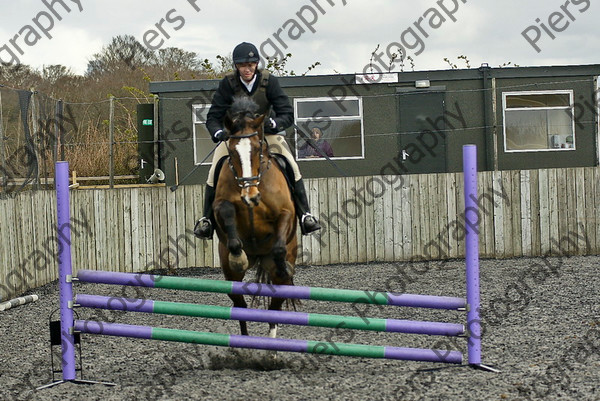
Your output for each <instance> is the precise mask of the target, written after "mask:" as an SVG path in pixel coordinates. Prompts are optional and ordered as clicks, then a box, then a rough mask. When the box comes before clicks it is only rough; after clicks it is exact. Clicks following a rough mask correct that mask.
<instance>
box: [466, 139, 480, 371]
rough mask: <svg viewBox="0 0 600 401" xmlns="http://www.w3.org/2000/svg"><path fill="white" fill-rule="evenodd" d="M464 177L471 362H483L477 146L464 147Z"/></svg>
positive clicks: (475, 363) (468, 323)
mask: <svg viewBox="0 0 600 401" xmlns="http://www.w3.org/2000/svg"><path fill="white" fill-rule="evenodd" d="M463 168H464V179H465V228H466V231H467V233H466V244H465V246H466V255H465V258H466V265H467V266H466V269H467V273H466V277H467V304H468V310H467V328H468V331H469V339H468V346H467V347H468V353H469V364H470V365H480V364H481V320H480V319H479V226H480V224H479V223H480V220H481V214H480V213H479V210H478V206H477V147H476V146H475V145H464V146H463Z"/></svg>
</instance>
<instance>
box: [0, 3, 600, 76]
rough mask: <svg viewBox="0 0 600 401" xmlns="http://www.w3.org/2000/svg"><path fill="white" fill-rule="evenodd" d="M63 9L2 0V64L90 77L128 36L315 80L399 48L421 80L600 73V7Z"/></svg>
mask: <svg viewBox="0 0 600 401" xmlns="http://www.w3.org/2000/svg"><path fill="white" fill-rule="evenodd" d="M45 1H46V2H47V3H51V2H52V1H54V0H45ZM62 1H63V2H64V4H65V5H67V7H69V8H70V10H71V11H70V12H68V11H67V10H66V9H65V8H64V7H63V6H62V5H61V4H60V2H59V1H58V0H57V1H56V2H55V3H54V13H56V14H58V16H57V15H55V14H53V13H52V12H51V11H50V10H49V8H48V7H47V6H46V5H45V4H44V1H42V0H19V1H10V0H0V18H1V21H2V22H1V24H0V46H1V47H2V48H1V51H0V59H2V61H3V62H14V58H15V57H16V58H18V59H19V61H20V62H21V63H24V64H29V65H31V66H33V67H35V68H40V67H41V66H42V65H50V64H63V65H65V66H68V67H70V68H71V69H72V70H73V71H74V72H76V73H79V74H82V73H84V72H85V70H86V66H87V63H88V61H89V60H90V58H91V56H92V55H93V54H94V53H97V52H99V51H100V50H101V49H102V46H103V45H106V44H108V43H109V42H110V40H111V38H113V37H114V36H116V35H124V34H130V35H134V36H135V37H136V38H137V39H138V40H139V41H140V42H142V43H144V38H146V39H147V42H148V45H149V46H154V47H157V46H159V45H161V42H162V47H163V48H164V47H179V48H182V49H185V50H188V51H193V52H196V53H198V55H199V57H201V58H202V59H204V58H208V59H210V60H213V61H214V60H215V56H216V55H218V54H221V55H227V54H229V53H230V52H231V51H232V49H233V47H234V46H235V45H236V44H237V43H239V42H241V41H250V42H253V43H254V44H256V45H257V46H259V47H262V50H263V53H265V54H266V55H274V54H275V53H277V52H278V51H283V52H285V53H288V52H289V53H292V55H293V56H292V58H291V61H290V63H289V64H288V68H291V69H293V70H294V71H295V72H296V73H297V74H301V73H303V72H305V71H306V70H307V67H308V66H309V65H311V64H313V63H314V62H316V61H318V62H320V63H321V65H320V66H319V67H317V68H316V69H314V70H313V71H312V72H311V74H333V73H338V72H339V73H354V72H362V71H363V70H365V65H368V63H369V59H370V56H371V52H372V51H373V50H374V49H375V47H376V46H377V45H378V44H379V45H380V51H381V52H383V54H382V55H381V60H382V61H381V62H380V63H381V64H388V63H389V62H390V54H391V53H394V52H397V49H398V46H399V45H400V46H403V47H404V48H405V49H406V52H407V54H408V55H411V56H412V57H413V58H414V63H415V70H429V69H446V68H448V64H447V63H446V62H445V61H444V60H443V59H444V57H448V58H451V59H452V61H453V62H454V63H456V64H457V65H458V66H459V67H460V68H464V67H465V64H464V62H463V61H461V60H457V58H456V57H457V56H459V55H466V56H467V57H468V58H469V59H470V61H471V66H472V67H478V66H479V65H481V63H484V62H485V63H488V64H489V65H490V66H492V67H497V66H498V65H500V64H502V63H505V62H508V61H510V62H513V63H516V64H519V65H521V66H539V65H569V64H596V63H600V29H599V28H598V20H599V18H598V17H599V16H600V1H599V0H570V1H566V0H531V1H529V0H502V1H499V0H479V1H475V0H443V1H441V0H438V1H436V0H411V1H407V0H404V1H402V0H400V1H398V0H395V1H393V0H345V3H346V4H345V5H344V1H341V0H285V1H283V0H280V1H267V0H252V1H242V0H222V1H207V0H196V1H194V0H189V1H188V0H172V1H159V0H118V1H117V0H102V1H101V0H62ZM78 3H79V4H78ZM332 3H333V5H332ZM80 8H81V10H80ZM173 9H174V10H173ZM197 9H199V11H197ZM50 17H51V19H50ZM59 17H60V20H59ZM161 19H164V20H163V23H162V24H161V25H160V27H161V28H162V31H164V32H161V29H159V28H157V27H156V25H155V24H157V23H159V21H161ZM536 19H539V21H540V22H536ZM36 22H37V24H36ZM38 25H39V26H38ZM43 30H46V31H47V32H46V33H44V31H43ZM151 30H154V31H155V32H150V31H151ZM524 31H526V33H525V35H526V36H528V37H529V41H528V40H526V38H525V37H524V36H523V32H524ZM546 31H548V32H549V33H548V32H546ZM167 35H168V36H169V38H167V37H166V36H167ZM48 36H51V38H49V37H48ZM275 36H277V38H276V37H275ZM552 36H554V39H552ZM261 45H262V46H261ZM534 45H535V46H537V47H538V48H539V52H538V51H537V50H536V49H535V48H534ZM284 46H287V49H284ZM21 53H23V54H21ZM399 68H400V67H399V64H398V63H396V64H395V65H394V70H396V71H398V70H399ZM410 69H411V68H410V66H409V65H408V63H407V66H406V67H405V70H410Z"/></svg>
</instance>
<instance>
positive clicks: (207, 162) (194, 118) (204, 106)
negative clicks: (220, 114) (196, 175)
mask: <svg viewBox="0 0 600 401" xmlns="http://www.w3.org/2000/svg"><path fill="white" fill-rule="evenodd" d="M197 109H206V110H208V109H210V103H207V104H205V103H194V104H192V135H193V138H194V141H193V142H194V166H197V165H201V166H210V165H211V163H212V159H210V158H209V159H207V160H205V161H204V163H199V160H198V147H197V139H198V138H197V136H196V124H204V125H205V126H206V121H201V120H200V119H198V118H197V117H198V116H197V114H196V110H197ZM208 139H211V138H210V133H209V136H208Z"/></svg>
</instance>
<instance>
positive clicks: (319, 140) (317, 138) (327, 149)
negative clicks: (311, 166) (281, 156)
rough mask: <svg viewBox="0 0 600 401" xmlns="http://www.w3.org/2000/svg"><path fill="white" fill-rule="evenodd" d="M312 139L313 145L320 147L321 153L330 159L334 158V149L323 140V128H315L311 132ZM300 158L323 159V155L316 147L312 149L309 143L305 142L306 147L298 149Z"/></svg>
mask: <svg viewBox="0 0 600 401" xmlns="http://www.w3.org/2000/svg"><path fill="white" fill-rule="evenodd" d="M311 137H312V139H313V141H314V142H313V145H314V146H316V147H318V148H319V149H320V150H321V152H323V153H324V154H326V155H327V156H328V157H333V149H332V148H331V145H330V144H329V142H327V140H325V139H323V132H322V131H321V128H316V127H315V128H313V129H312V132H311ZM298 157H299V158H314V157H323V155H322V154H321V153H320V152H319V151H318V150H317V149H315V148H314V147H312V146H311V145H310V144H309V143H308V142H304V145H302V146H300V147H299V148H298Z"/></svg>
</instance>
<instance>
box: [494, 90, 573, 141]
mask: <svg viewBox="0 0 600 401" xmlns="http://www.w3.org/2000/svg"><path fill="white" fill-rule="evenodd" d="M502 104H503V111H504V151H505V152H535V151H557V150H558V151H561V150H574V149H575V122H574V119H573V91H572V90H558V91H535V92H505V93H503V94H502Z"/></svg>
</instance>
